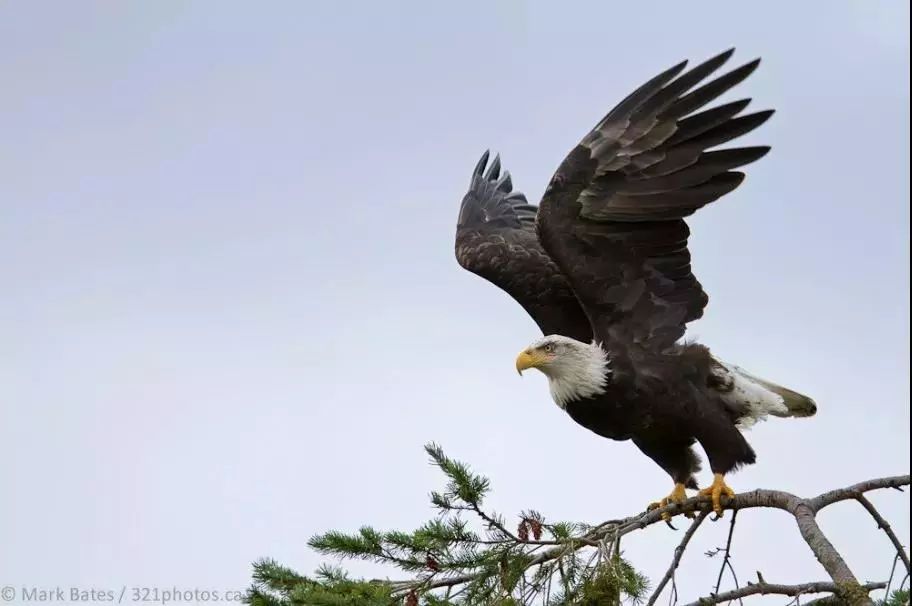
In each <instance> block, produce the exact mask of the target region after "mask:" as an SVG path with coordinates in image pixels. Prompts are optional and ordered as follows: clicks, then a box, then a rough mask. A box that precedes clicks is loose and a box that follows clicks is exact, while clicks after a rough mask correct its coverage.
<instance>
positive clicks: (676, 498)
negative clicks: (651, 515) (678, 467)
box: [646, 484, 693, 522]
mask: <svg viewBox="0 0 912 606" xmlns="http://www.w3.org/2000/svg"><path fill="white" fill-rule="evenodd" d="M686 500H687V490H686V489H685V488H684V485H683V484H675V487H674V490H672V491H671V494H670V495H668V496H667V497H665V498H663V499H662V500H661V501H655V502H653V503H650V504H649V507H647V508H646V510H647V511H651V510H653V509H657V508H659V507H665V506H666V505H671V504H672V503H677V504H679V505H680V504H681V503H683V502H684V501H686ZM684 515H685V516H687V517H688V518H692V517H693V514H692V513H690V512H687V513H685V514H684ZM662 519H663V520H665V521H666V522H667V521H668V520H670V519H671V514H670V513H668V512H667V511H666V512H665V513H663V514H662Z"/></svg>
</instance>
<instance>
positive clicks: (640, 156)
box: [538, 51, 772, 355]
mask: <svg viewBox="0 0 912 606" xmlns="http://www.w3.org/2000/svg"><path fill="white" fill-rule="evenodd" d="M731 55H732V51H726V52H725V53H722V54H721V55H718V56H717V57H713V58H712V59H710V60H708V61H706V62H704V63H702V64H700V65H698V66H696V67H694V68H693V69H691V70H690V71H686V72H685V71H684V67H685V65H686V63H681V64H678V65H676V66H674V67H673V68H671V69H669V70H666V71H664V72H662V73H661V74H659V75H658V76H656V77H654V78H653V79H651V80H650V81H649V82H647V83H646V84H644V85H643V86H641V87H640V88H638V89H637V90H636V91H634V92H633V93H632V94H630V95H629V96H628V97H627V98H626V99H624V100H623V101H622V102H621V103H619V104H618V105H617V106H616V107H615V108H614V109H612V110H611V111H610V112H608V114H607V115H606V116H605V118H603V119H602V121H600V122H599V123H598V124H597V125H596V127H595V128H594V129H593V130H592V131H591V132H590V133H589V134H587V135H586V136H585V137H584V138H583V140H582V141H581V142H580V144H579V145H578V146H577V147H576V148H575V149H574V150H573V151H572V152H571V153H570V154H569V155H568V156H567V158H566V159H565V160H564V162H563V163H562V164H561V166H560V168H559V169H558V170H557V172H556V173H555V176H554V178H553V179H552V181H551V184H550V185H549V187H548V190H547V192H546V194H545V198H544V199H543V201H542V204H541V209H540V211H539V218H538V230H539V236H540V239H541V241H542V244H543V246H544V248H545V250H546V251H547V252H548V254H549V255H550V257H551V258H552V259H554V260H555V262H556V263H557V265H558V266H559V267H560V269H561V271H562V272H563V274H564V275H566V276H567V278H568V280H569V282H570V284H571V286H572V288H573V290H574V292H575V294H576V296H577V298H578V299H579V300H580V302H581V304H582V306H583V308H584V309H585V310H586V311H587V312H588V314H589V316H590V319H591V320H592V323H593V326H594V327H595V335H596V337H597V338H599V339H601V340H603V341H604V342H605V344H606V346H609V347H612V348H614V349H620V350H629V349H630V348H632V347H633V348H636V349H638V350H640V351H641V352H642V355H648V352H653V353H658V352H661V351H663V350H665V349H667V348H668V347H670V346H671V345H673V344H674V343H675V342H676V341H677V340H679V339H680V338H681V337H682V336H683V334H684V330H685V326H686V324H687V323H688V322H690V321H692V320H695V319H697V318H699V317H700V316H701V315H702V313H703V308H704V307H705V305H706V302H707V300H708V298H707V296H706V293H705V292H704V291H703V289H702V287H701V286H700V283H699V282H698V281H697V279H696V278H695V277H694V275H693V273H692V272H691V268H690V253H689V251H688V249H687V238H688V236H689V230H688V229H687V225H686V224H685V223H684V221H683V220H682V219H683V218H684V217H687V216H689V215H691V214H692V213H694V212H695V211H696V210H697V209H699V208H701V207H702V206H705V205H706V204H709V203H711V202H713V201H715V200H717V199H719V198H720V197H722V196H724V195H725V194H727V193H729V192H731V191H732V190H734V189H735V188H737V187H738V186H739V185H740V184H741V182H742V181H743V179H744V174H743V173H741V172H738V171H736V170H735V169H737V168H740V167H742V166H744V165H746V164H749V163H751V162H754V161H755V160H757V159H759V158H761V157H763V156H764V155H765V154H766V153H767V152H768V151H769V148H768V147H742V148H733V149H724V150H717V151H708V150H709V149H710V148H713V147H716V146H718V145H721V144H723V143H726V142H728V141H731V140H733V139H735V138H737V137H739V136H741V135H743V134H745V133H747V132H750V131H751V130H753V129H755V128H757V127H758V126H760V125H761V124H762V123H763V122H765V121H766V120H767V119H768V118H769V117H770V115H772V112H771V111H764V112H758V113H754V114H748V115H744V116H739V115H738V114H739V113H740V112H741V111H743V110H744V109H745V108H746V107H747V105H748V103H749V100H748V99H744V100H740V101H734V102H730V103H726V104H724V105H720V106H718V107H715V108H712V109H705V110H704V109H703V108H704V107H705V106H706V105H707V104H709V103H711V102H712V101H714V100H715V99H717V98H718V97H719V96H720V95H722V94H723V93H725V92H726V91H728V90H730V89H731V88H732V87H734V86H735V85H737V84H738V83H740V82H741V81H743V80H744V79H745V78H747V77H748V76H749V75H750V74H751V73H752V72H753V71H754V70H755V69H756V68H757V65H758V64H759V60H756V61H752V62H750V63H748V64H746V65H743V66H741V67H739V68H737V69H735V70H732V71H730V72H728V73H727V74H724V75H722V76H720V77H718V78H716V79H714V80H711V81H709V82H707V83H705V84H702V85H700V86H697V85H699V84H700V83H701V82H703V81H704V80H705V79H706V78H708V77H709V76H710V75H711V74H712V73H714V72H715V71H716V70H718V69H719V67H721V66H722V64H724V63H725V62H726V61H727V60H728V59H729V58H730V57H731ZM694 87H697V88H694ZM698 110H701V111H700V112H699V113H694V112H697V111H698ZM631 355H632V353H631Z"/></svg>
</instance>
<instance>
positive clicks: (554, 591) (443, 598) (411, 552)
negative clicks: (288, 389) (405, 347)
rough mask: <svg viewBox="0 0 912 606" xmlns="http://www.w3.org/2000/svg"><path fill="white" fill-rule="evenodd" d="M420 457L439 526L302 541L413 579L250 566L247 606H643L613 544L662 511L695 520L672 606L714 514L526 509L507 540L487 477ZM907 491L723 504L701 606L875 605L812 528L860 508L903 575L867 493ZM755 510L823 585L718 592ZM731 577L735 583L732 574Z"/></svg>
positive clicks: (706, 507) (758, 495) (671, 509)
mask: <svg viewBox="0 0 912 606" xmlns="http://www.w3.org/2000/svg"><path fill="white" fill-rule="evenodd" d="M425 450H426V452H427V453H428V455H429V456H430V458H431V462H432V463H433V464H434V465H436V466H437V467H439V468H440V469H441V471H442V472H443V473H444V475H445V476H446V477H447V480H448V482H447V487H446V490H445V491H444V492H442V493H441V492H433V493H431V502H432V503H433V505H434V506H435V507H436V508H437V509H438V510H439V513H440V515H439V517H438V518H437V519H434V520H431V521H429V522H427V523H425V524H424V525H422V526H420V527H419V528H418V529H416V530H414V531H412V532H400V531H388V532H381V531H377V530H374V529H373V528H371V527H369V526H364V527H362V528H361V529H359V531H358V532H357V533H354V534H346V533H342V532H335V531H333V532H328V533H325V534H323V535H318V536H315V537H314V538H312V539H311V540H310V543H309V544H310V546H311V547H313V548H315V549H317V550H318V551H320V552H321V553H326V554H329V555H333V556H337V557H340V558H357V559H363V560H370V561H377V562H386V563H389V564H393V565H394V566H396V567H397V568H400V569H402V570H405V571H408V572H412V573H413V574H415V576H414V577H413V578H411V579H406V580H400V581H391V580H389V579H386V580H374V581H364V580H351V579H349V578H348V577H347V576H345V573H344V572H343V571H341V570H338V569H335V568H323V569H321V570H320V571H318V573H317V575H316V576H315V578H308V577H303V576H300V575H297V574H296V573H294V572H292V571H290V570H288V569H285V568H282V567H281V566H278V564H276V563H275V562H272V561H269V560H264V561H261V562H258V563H257V564H256V565H255V574H254V585H253V587H251V590H250V592H249V594H248V602H249V603H251V604H256V605H257V606H295V605H297V604H308V605H310V604H313V605H325V606H334V605H342V604H352V605H355V604H357V605H361V604H364V605H371V606H394V605H395V606H401V605H402V604H406V605H407V606H418V605H419V604H424V605H425V606H455V605H457V604H459V605H466V606H474V605H486V604H498V605H503V606H508V605H517V604H532V603H536V604H537V603H541V604H548V605H551V604H553V605H557V604H562V605H563V604H571V603H572V604H602V603H605V604H613V603H619V602H620V600H621V597H622V596H627V597H628V598H631V599H633V600H634V601H639V600H645V598H646V595H645V593H646V586H647V584H648V583H647V581H646V579H645V578H644V577H643V576H642V575H641V574H640V573H638V572H637V571H636V570H635V569H634V568H633V567H632V566H631V565H630V564H629V563H628V562H627V561H626V560H624V559H623V558H622V556H621V551H620V541H621V538H622V537H624V536H626V535H628V534H631V533H634V532H636V531H639V530H643V529H646V528H648V527H650V526H652V525H654V524H656V523H658V522H660V521H662V514H663V513H666V512H667V513H670V514H671V515H678V514H683V513H689V512H699V516H698V517H697V519H696V520H695V521H694V522H693V524H692V525H691V526H690V528H689V529H688V530H687V531H686V533H685V535H684V537H683V538H682V540H681V542H680V544H679V545H678V547H677V548H676V549H675V552H674V555H673V558H672V561H671V564H670V565H669V568H668V570H667V571H666V573H665V575H664V577H663V578H662V580H661V581H660V582H659V584H658V585H657V586H656V589H655V590H654V591H653V593H652V595H651V597H650V598H649V601H648V604H647V606H654V604H655V603H656V601H657V600H658V598H659V597H660V595H661V593H662V592H663V591H664V590H665V589H666V587H667V586H668V584H669V583H671V585H672V591H673V597H674V599H675V602H676V601H677V593H676V588H675V583H674V582H675V573H676V570H677V569H678V567H679V565H680V563H681V560H682V558H683V555H684V552H685V550H686V548H687V546H688V544H689V542H690V540H691V538H692V537H693V536H694V535H695V534H696V532H697V530H698V529H699V527H700V525H701V524H702V523H703V521H704V520H705V519H706V518H707V517H708V516H709V515H710V509H711V507H710V504H709V502H708V500H707V499H706V498H699V497H695V498H692V499H689V500H687V501H685V502H684V503H683V504H672V505H668V506H666V507H664V508H658V509H654V510H651V511H646V512H644V513H640V514H637V515H633V516H630V517H627V518H623V519H613V520H608V521H606V522H603V523H601V524H599V525H597V526H594V527H593V526H585V525H582V524H574V523H563V522H556V523H546V522H545V520H544V518H543V516H541V514H539V513H537V512H535V511H529V512H523V513H521V514H520V516H519V519H520V523H519V525H518V530H517V531H516V532H513V531H511V530H509V528H508V526H507V524H506V523H505V522H504V519H503V518H502V517H501V516H499V515H498V514H496V513H492V512H490V511H487V510H486V509H485V508H484V507H483V500H484V498H485V496H486V495H487V494H488V492H489V491H490V482H489V481H488V479H487V478H485V477H483V476H480V475H477V474H475V473H473V472H472V471H471V470H470V468H469V467H468V466H467V465H465V464H463V463H460V462H458V461H455V460H453V459H451V458H449V457H447V456H446V455H445V454H444V452H443V450H442V449H441V448H440V447H439V446H437V445H435V444H429V445H428V446H426V447H425ZM909 483H910V478H909V476H908V475H905V476H896V477H888V478H877V479H873V480H868V481H866V482H861V483H859V484H855V485H852V486H849V487H846V488H840V489H836V490H832V491H829V492H825V493H823V494H820V495H818V496H816V497H813V498H802V497H799V496H796V495H793V494H791V493H788V492H784V491H777V490H754V491H751V492H746V493H742V494H739V495H736V496H735V497H733V498H732V499H729V500H727V501H725V502H724V508H725V509H729V510H731V511H733V512H734V515H733V516H732V524H731V526H730V528H729V534H728V539H727V541H726V547H725V552H726V555H725V559H724V560H723V562H722V567H721V570H720V575H719V579H717V582H716V587H715V590H714V592H713V594H711V595H710V597H708V598H703V600H704V601H703V602H700V603H706V604H715V603H719V602H720V601H727V600H730V599H739V600H740V599H741V598H742V597H745V596H749V595H755V594H758V593H779V594H781V595H787V596H801V595H804V594H805V593H821V592H823V593H827V592H828V593H832V594H834V596H835V597H836V598H838V599H840V600H842V601H843V602H846V603H851V604H856V603H857V604H873V602H871V600H870V598H869V597H868V592H869V591H871V590H872V589H875V588H882V587H884V586H885V585H886V584H878V585H876V586H875V585H870V584H869V585H861V584H859V583H858V581H857V580H856V578H855V576H854V574H853V573H852V571H851V570H850V569H849V568H848V566H847V565H846V563H845V560H844V559H843V558H842V556H841V554H840V553H839V552H838V551H837V550H836V548H835V547H834V546H833V545H832V543H830V541H829V540H828V539H827V537H826V536H825V535H824V533H823V531H822V530H821V529H820V527H819V525H818V524H817V522H816V514H817V513H818V512H819V511H820V510H821V509H823V508H825V507H828V506H829V505H832V504H834V503H838V502H841V501H845V500H856V501H858V502H859V503H861V504H862V506H864V507H865V509H866V510H867V511H868V513H869V514H870V515H871V517H872V518H873V519H874V520H875V521H876V522H877V524H878V526H879V527H880V528H881V529H883V531H884V532H885V534H886V535H887V536H888V537H889V538H890V540H891V542H892V543H893V546H894V547H895V548H897V557H896V559H895V560H894V562H897V561H899V559H900V558H902V561H903V562H904V563H905V564H906V565H907V570H908V556H906V554H905V552H904V551H902V549H901V545H900V544H899V541H898V539H897V538H896V535H895V533H893V531H892V529H891V528H890V526H889V524H888V523H887V522H886V520H885V519H884V518H883V517H882V516H881V515H880V513H879V512H877V510H876V509H875V508H874V507H873V505H871V504H870V501H868V500H867V498H866V497H865V496H864V494H865V493H866V492H869V491H872V490H878V489H884V488H896V489H901V488H902V487H903V486H908V485H909ZM752 508H773V509H779V510H782V511H785V512H788V513H789V514H790V515H792V516H793V517H794V519H795V520H796V524H797V525H798V528H799V531H800V532H801V535H802V537H803V538H804V539H805V542H806V543H807V544H808V547H809V548H810V550H811V553H813V554H814V556H815V557H816V558H817V559H818V560H819V561H820V562H821V564H822V566H823V568H824V570H826V572H827V573H828V574H829V575H830V579H831V580H830V581H828V582H818V583H807V584H803V585H775V584H769V583H766V582H765V581H764V580H763V579H762V578H760V579H759V582H758V583H753V584H749V585H748V586H747V587H736V589H734V590H733V591H729V592H725V593H719V589H720V585H721V577H722V575H723V574H724V571H725V569H726V568H728V569H729V570H730V571H731V573H732V575H733V576H734V575H735V571H734V567H733V566H732V565H731V557H730V556H731V544H732V539H733V534H734V530H735V525H734V522H735V519H736V517H737V513H738V512H739V511H741V510H747V509H752ZM466 515H468V516H470V517H469V521H472V519H473V518H474V519H475V520H476V521H477V522H478V523H480V525H481V526H482V527H483V532H475V531H473V530H472V529H471V528H470V527H469V522H468V521H466V520H465V519H463V517H462V516H466ZM546 535H547V536H546ZM720 551H721V550H720ZM891 576H892V575H891ZM734 578H735V584H736V585H737V582H738V581H737V577H736V576H735V577H734ZM891 580H892V579H891ZM904 582H905V581H904ZM904 582H903V583H904ZM902 588H903V585H902V584H901V586H900V589H902ZM789 592H792V593H789ZM706 600H708V601H706ZM796 603H797V602H796ZM820 603H821V604H823V603H825V602H820Z"/></svg>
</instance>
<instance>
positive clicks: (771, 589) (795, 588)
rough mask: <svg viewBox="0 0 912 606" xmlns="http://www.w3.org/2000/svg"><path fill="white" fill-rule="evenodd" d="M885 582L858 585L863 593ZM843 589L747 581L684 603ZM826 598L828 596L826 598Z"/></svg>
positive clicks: (708, 605) (703, 605) (701, 605)
mask: <svg viewBox="0 0 912 606" xmlns="http://www.w3.org/2000/svg"><path fill="white" fill-rule="evenodd" d="M886 585H887V584H886V583H882V582H881V583H866V584H864V585H861V586H859V587H860V589H861V591H863V592H864V593H865V594H867V593H868V592H871V591H874V590H875V589H883V588H884V587H886ZM843 590H844V587H842V586H841V585H839V584H838V583H831V582H828V581H819V582H816V583H802V584H800V585H778V584H775V583H767V582H766V581H763V582H760V583H748V585H747V586H746V587H742V588H741V589H733V590H731V591H726V592H725V593H718V594H713V595H710V596H706V597H703V598H700V599H699V600H696V601H695V602H690V603H689V604H685V606H712V605H713V604H721V603H722V602H728V601H731V600H737V599H738V598H746V597H748V596H752V595H758V594H759V595H769V594H773V595H784V596H792V597H794V596H799V595H805V594H808V593H832V594H837V595H838V594H839V593H841V592H842V591H843ZM827 599H828V598H827ZM818 603H819V602H818Z"/></svg>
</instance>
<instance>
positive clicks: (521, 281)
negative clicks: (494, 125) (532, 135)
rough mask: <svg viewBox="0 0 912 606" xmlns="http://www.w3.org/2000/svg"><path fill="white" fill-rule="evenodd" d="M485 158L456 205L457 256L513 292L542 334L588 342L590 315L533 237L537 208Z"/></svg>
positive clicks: (495, 163) (463, 263)
mask: <svg viewBox="0 0 912 606" xmlns="http://www.w3.org/2000/svg"><path fill="white" fill-rule="evenodd" d="M488 158H489V154H488V152H485V153H484V155H483V156H482V157H481V160H479V161H478V165H477V166H476V167H475V170H474V171H473V172H472V181H471V184H470V186H469V191H468V193H466V195H465V198H463V200H462V205H461V206H460V209H459V221H458V223H457V226H456V259H457V261H458V262H459V264H460V265H461V266H462V267H464V268H465V269H467V270H469V271H471V272H472V273H474V274H477V275H479V276H481V277H482V278H484V279H486V280H488V281H489V282H491V283H493V284H494V285H495V286H498V287H500V288H501V289H503V290H504V291H506V292H507V293H508V294H509V295H510V296H512V297H513V298H514V299H515V300H516V301H517V302H518V303H519V304H520V305H522V307H523V308H524V309H525V310H526V311H527V312H528V313H529V315H531V316H532V319H533V320H535V322H536V324H538V326H539V328H541V330H542V331H543V332H544V334H546V335H547V334H561V335H564V336H567V337H573V338H574V339H579V340H581V341H585V342H588V341H590V340H591V339H592V329H591V328H590V324H589V320H588V319H587V317H586V315H585V313H583V309H582V307H580V304H579V301H577V299H576V296H575V295H574V294H573V291H572V290H571V289H570V286H569V284H567V280H566V279H565V278H564V277H563V276H562V275H561V273H560V270H559V269H558V268H557V265H555V264H554V262H553V261H551V259H550V258H549V257H548V255H547V253H545V251H544V250H543V249H542V247H541V244H539V242H538V237H537V236H536V234H535V216H536V213H537V211H538V208H537V207H536V206H533V205H531V204H529V203H528V202H527V201H526V197H525V196H524V195H523V194H522V193H520V192H518V191H513V184H512V182H511V181H510V173H509V172H506V171H504V173H503V175H501V174H500V159H499V158H494V161H493V162H491V165H490V166H488V167H487V171H485V168H486V165H487V163H488Z"/></svg>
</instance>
